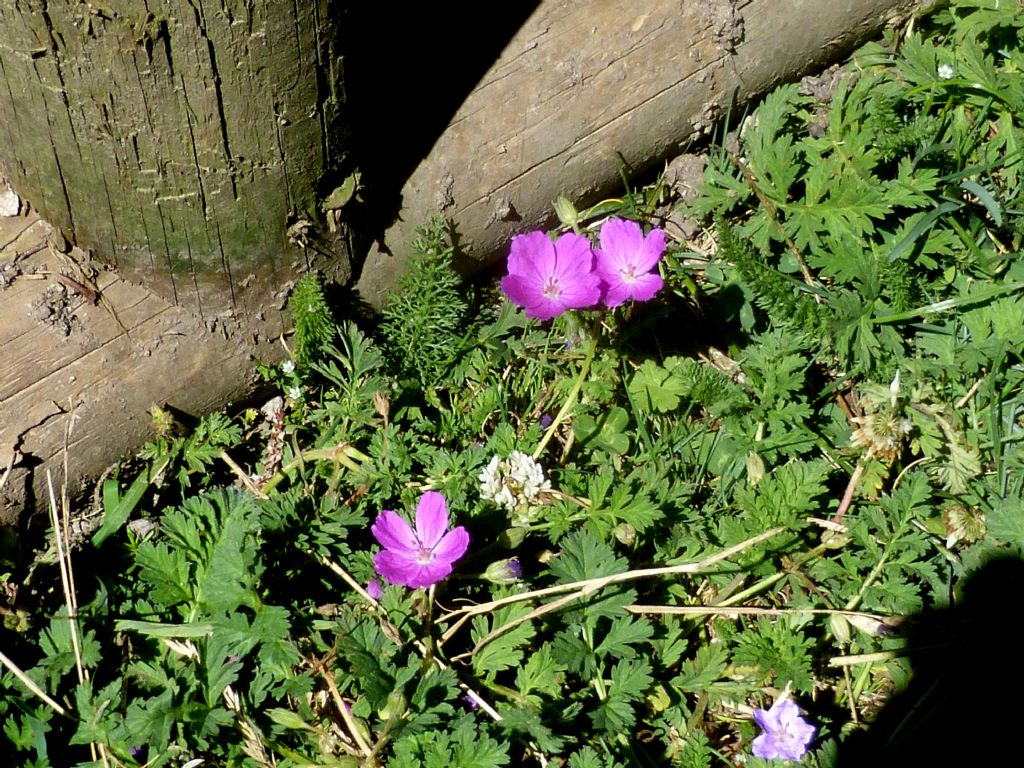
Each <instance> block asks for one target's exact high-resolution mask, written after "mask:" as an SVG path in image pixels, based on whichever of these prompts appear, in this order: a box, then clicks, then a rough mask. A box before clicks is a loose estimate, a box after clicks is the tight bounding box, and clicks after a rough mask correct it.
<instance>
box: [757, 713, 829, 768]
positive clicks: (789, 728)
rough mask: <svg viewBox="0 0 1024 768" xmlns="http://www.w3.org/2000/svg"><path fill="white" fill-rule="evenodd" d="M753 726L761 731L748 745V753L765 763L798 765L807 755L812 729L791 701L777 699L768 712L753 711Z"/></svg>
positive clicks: (812, 735) (812, 733) (812, 736)
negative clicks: (769, 761)
mask: <svg viewBox="0 0 1024 768" xmlns="http://www.w3.org/2000/svg"><path fill="white" fill-rule="evenodd" d="M754 722H756V723H757V724H758V725H759V726H760V727H761V730H763V731H764V733H762V734H761V735H760V736H758V737H757V738H755V739H754V741H753V743H752V744H751V745H750V749H751V751H752V752H753V753H754V754H755V755H756V756H757V757H761V758H764V759H765V760H792V761H794V762H799V761H800V760H802V759H803V757H804V755H806V754H807V745H808V744H810V743H811V739H813V738H814V731H815V728H814V726H813V725H811V724H810V723H808V722H807V721H806V720H804V719H803V717H801V715H800V707H798V706H797V704H796V702H795V701H793V700H792V699H789V698H785V699H779V700H778V701H776V702H775V703H774V704H772V708H771V709H755V710H754Z"/></svg>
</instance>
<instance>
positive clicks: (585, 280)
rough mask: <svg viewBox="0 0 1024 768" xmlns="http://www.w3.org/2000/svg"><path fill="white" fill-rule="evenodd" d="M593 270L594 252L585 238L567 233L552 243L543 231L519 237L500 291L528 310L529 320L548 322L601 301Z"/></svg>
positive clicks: (513, 243) (512, 248)
mask: <svg viewBox="0 0 1024 768" xmlns="http://www.w3.org/2000/svg"><path fill="white" fill-rule="evenodd" d="M593 267H594V251H593V249H592V248H591V247H590V241H588V240H587V239H586V238H585V237H583V236H582V235H577V234H574V233H572V232H567V233H566V234H564V235H562V236H561V237H559V238H558V240H556V241H555V242H553V243H552V242H551V239H550V238H549V237H548V236H547V235H545V234H544V233H543V232H530V233H528V234H525V235H517V236H516V237H514V238H512V247H511V248H510V249H509V254H508V274H507V275H506V276H505V277H504V278H502V280H501V290H503V291H504V292H505V295H506V296H508V297H509V299H511V300H512V301H513V302H515V303H516V304H518V305H519V306H521V307H525V308H526V315H527V317H536V318H537V319H538V320H549V319H551V318H552V317H556V316H558V315H560V314H562V313H563V312H565V310H567V309H582V308H583V307H592V306H594V305H595V304H597V302H598V301H600V299H601V285H600V281H599V280H598V278H597V275H595V274H594V272H593Z"/></svg>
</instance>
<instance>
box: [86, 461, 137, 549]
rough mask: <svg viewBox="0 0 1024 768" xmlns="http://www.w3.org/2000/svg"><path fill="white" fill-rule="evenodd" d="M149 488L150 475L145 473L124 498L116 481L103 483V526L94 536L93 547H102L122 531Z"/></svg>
mask: <svg viewBox="0 0 1024 768" xmlns="http://www.w3.org/2000/svg"><path fill="white" fill-rule="evenodd" d="M147 488H149V475H148V474H147V473H145V472H144V473H142V474H140V475H139V476H138V477H136V478H135V480H134V481H133V482H132V484H131V485H130V486H128V490H127V491H125V494H124V496H122V495H121V492H120V490H121V485H120V483H119V482H118V481H117V480H116V479H114V478H109V479H107V480H104V481H103V524H102V525H101V526H100V527H99V530H97V531H96V533H94V534H93V536H92V543H93V546H96V547H98V546H100V544H102V543H103V542H104V541H106V540H107V539H108V538H109V537H110V536H111V535H112V534H114V533H116V532H117V531H119V530H120V529H121V526H122V525H124V524H125V522H127V520H128V518H129V517H130V516H131V514H132V512H134V511H135V508H136V507H137V506H138V505H139V502H140V501H142V496H143V494H145V492H146V489H147Z"/></svg>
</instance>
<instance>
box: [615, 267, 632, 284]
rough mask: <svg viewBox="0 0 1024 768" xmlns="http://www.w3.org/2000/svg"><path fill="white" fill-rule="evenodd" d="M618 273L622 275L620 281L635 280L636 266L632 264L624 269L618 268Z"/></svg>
mask: <svg viewBox="0 0 1024 768" xmlns="http://www.w3.org/2000/svg"><path fill="white" fill-rule="evenodd" d="M619 274H620V275H621V276H622V282H624V283H634V282H636V267H634V266H633V265H632V264H630V265H629V266H627V267H626V268H625V269H620V270H619Z"/></svg>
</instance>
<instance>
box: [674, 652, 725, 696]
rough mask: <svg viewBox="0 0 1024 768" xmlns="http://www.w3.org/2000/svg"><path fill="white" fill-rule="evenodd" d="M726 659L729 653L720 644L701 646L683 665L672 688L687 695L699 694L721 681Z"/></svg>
mask: <svg viewBox="0 0 1024 768" xmlns="http://www.w3.org/2000/svg"><path fill="white" fill-rule="evenodd" d="M728 659H729V651H728V649H727V648H726V647H724V646H723V645H721V644H715V645H704V646H701V647H700V648H699V649H698V650H697V655H696V656H695V657H694V658H693V659H692V660H690V661H686V662H684V663H683V667H682V670H681V671H680V673H679V674H678V675H676V676H675V677H674V678H673V679H672V686H673V687H674V688H677V689H679V690H681V691H686V692H687V693H701V692H703V691H704V690H705V689H706V688H708V687H710V686H711V684H712V683H714V682H716V681H717V680H719V679H721V677H722V675H723V673H724V672H725V667H726V664H727V663H728Z"/></svg>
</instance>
